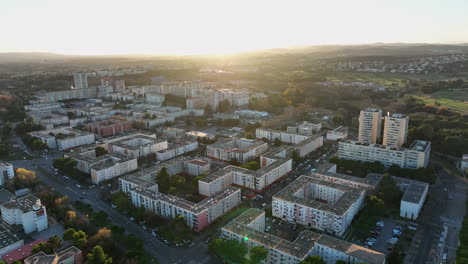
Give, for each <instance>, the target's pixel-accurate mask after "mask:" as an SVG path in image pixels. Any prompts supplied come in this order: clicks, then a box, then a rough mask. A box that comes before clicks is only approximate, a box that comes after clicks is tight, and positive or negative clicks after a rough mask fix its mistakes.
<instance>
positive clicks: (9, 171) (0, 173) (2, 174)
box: [0, 161, 15, 185]
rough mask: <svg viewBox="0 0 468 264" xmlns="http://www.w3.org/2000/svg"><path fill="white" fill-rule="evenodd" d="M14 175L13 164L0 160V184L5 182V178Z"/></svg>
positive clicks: (8, 178) (11, 177) (7, 178)
mask: <svg viewBox="0 0 468 264" xmlns="http://www.w3.org/2000/svg"><path fill="white" fill-rule="evenodd" d="M13 177H15V170H14V168H13V165H11V164H10V163H8V162H4V161H0V185H3V184H5V181H6V180H10V179H13Z"/></svg>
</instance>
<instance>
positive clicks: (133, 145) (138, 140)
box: [111, 134, 166, 150]
mask: <svg viewBox="0 0 468 264" xmlns="http://www.w3.org/2000/svg"><path fill="white" fill-rule="evenodd" d="M164 141H166V140H165V139H159V138H154V137H151V136H147V135H143V134H136V135H131V136H128V137H125V138H123V139H121V140H117V141H114V142H112V143H111V144H112V145H115V146H119V147H122V148H126V149H131V150H136V149H139V148H140V147H142V146H148V145H153V144H158V143H161V142H164Z"/></svg>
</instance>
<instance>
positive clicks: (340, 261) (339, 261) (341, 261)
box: [335, 260, 347, 264]
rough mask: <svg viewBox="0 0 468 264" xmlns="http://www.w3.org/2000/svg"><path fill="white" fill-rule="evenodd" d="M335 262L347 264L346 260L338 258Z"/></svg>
mask: <svg viewBox="0 0 468 264" xmlns="http://www.w3.org/2000/svg"><path fill="white" fill-rule="evenodd" d="M335 264H347V263H346V261H344V260H337V261H336V263H335Z"/></svg>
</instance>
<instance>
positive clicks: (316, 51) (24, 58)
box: [0, 43, 468, 64]
mask: <svg viewBox="0 0 468 264" xmlns="http://www.w3.org/2000/svg"><path fill="white" fill-rule="evenodd" d="M460 53H467V54H468V43H460V44H427V43H374V44H363V45H315V46H295V47H285V48H274V49H265V50H253V51H248V52H242V53H239V54H233V55H240V56H241V57H243V56H249V55H259V54H261V55H280V54H285V55H286V54H307V55H312V56H327V57H343V56H421V55H441V54H460ZM193 56H194V55H192V56H170V55H169V56H167V55H156V54H120V55H101V56H79V55H64V54H57V53H46V52H25V53H22V52H16V53H15V52H11V53H0V64H1V63H12V62H40V61H65V60H89V59H91V60H92V59H116V58H120V59H150V58H153V59H154V58H156V57H160V58H161V57H165V58H169V57H193ZM198 56H200V55H195V57H198ZM201 56H202V57H205V56H206V57H210V55H201Z"/></svg>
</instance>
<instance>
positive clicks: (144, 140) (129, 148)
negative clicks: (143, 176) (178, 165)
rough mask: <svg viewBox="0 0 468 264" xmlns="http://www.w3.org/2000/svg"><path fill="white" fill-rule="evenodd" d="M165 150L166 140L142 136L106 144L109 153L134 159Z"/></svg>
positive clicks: (137, 135)
mask: <svg viewBox="0 0 468 264" xmlns="http://www.w3.org/2000/svg"><path fill="white" fill-rule="evenodd" d="M167 148H168V143H167V141H166V140H164V139H158V138H154V137H151V136H146V135H143V134H135V135H132V136H126V137H124V138H123V139H122V140H117V141H113V142H112V143H109V144H108V149H109V153H120V154H122V155H125V156H127V157H130V158H136V159H138V158H140V157H145V156H148V155H151V154H156V153H158V152H159V151H161V150H165V149H167Z"/></svg>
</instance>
